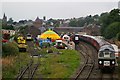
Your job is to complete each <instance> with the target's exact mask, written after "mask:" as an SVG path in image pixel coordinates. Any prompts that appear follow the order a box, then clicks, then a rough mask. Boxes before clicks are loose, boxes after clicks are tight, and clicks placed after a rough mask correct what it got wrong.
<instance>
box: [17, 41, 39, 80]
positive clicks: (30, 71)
mask: <svg viewBox="0 0 120 80" xmlns="http://www.w3.org/2000/svg"><path fill="white" fill-rule="evenodd" d="M27 45H28V52H29V53H30V56H32V58H31V60H30V62H29V64H27V66H26V67H24V68H23V69H22V70H21V71H20V73H19V75H18V76H17V80H22V79H23V78H28V80H33V78H34V74H35V72H36V70H37V68H38V66H39V65H40V62H39V60H38V61H37V63H35V62H34V60H33V55H36V54H37V49H36V50H35V49H34V43H33V42H31V41H30V42H27ZM37 55H38V54H37ZM39 57H40V56H38V59H39Z"/></svg>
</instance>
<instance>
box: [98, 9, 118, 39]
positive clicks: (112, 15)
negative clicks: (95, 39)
mask: <svg viewBox="0 0 120 80" xmlns="http://www.w3.org/2000/svg"><path fill="white" fill-rule="evenodd" d="M114 22H120V9H113V10H111V11H110V12H109V13H107V12H106V13H102V14H101V15H100V23H101V24H102V27H101V34H102V35H103V36H105V37H106V30H107V28H108V26H109V25H110V24H111V23H114Z"/></svg>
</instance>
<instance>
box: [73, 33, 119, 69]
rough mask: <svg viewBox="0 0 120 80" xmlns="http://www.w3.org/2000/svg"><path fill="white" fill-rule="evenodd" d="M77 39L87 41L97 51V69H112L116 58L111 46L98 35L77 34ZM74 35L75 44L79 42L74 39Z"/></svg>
mask: <svg viewBox="0 0 120 80" xmlns="http://www.w3.org/2000/svg"><path fill="white" fill-rule="evenodd" d="M77 36H79V38H78V39H79V40H81V41H84V42H87V43H89V44H91V45H92V46H93V47H95V48H96V50H97V51H98V67H99V69H101V71H102V70H104V69H106V68H107V69H108V68H109V69H111V70H114V69H115V66H116V64H117V60H116V57H117V56H116V55H115V50H114V48H113V46H112V45H111V44H110V43H108V42H106V41H105V40H104V39H103V38H102V37H100V36H96V37H94V36H90V35H78V34H77ZM75 37H76V35H75V36H74V39H73V40H74V42H75V43H76V44H78V43H79V40H75Z"/></svg>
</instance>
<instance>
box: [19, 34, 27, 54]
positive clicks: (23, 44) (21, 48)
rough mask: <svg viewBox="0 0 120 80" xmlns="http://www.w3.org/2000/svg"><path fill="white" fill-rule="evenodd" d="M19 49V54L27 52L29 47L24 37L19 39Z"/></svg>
mask: <svg viewBox="0 0 120 80" xmlns="http://www.w3.org/2000/svg"><path fill="white" fill-rule="evenodd" d="M17 43H18V48H19V52H26V49H27V45H26V39H25V38H24V37H23V36H19V37H18V38H17Z"/></svg>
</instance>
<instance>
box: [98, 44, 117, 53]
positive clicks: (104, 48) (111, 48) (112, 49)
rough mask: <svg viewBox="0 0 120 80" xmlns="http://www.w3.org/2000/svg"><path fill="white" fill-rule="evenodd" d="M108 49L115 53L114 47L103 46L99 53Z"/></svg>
mask: <svg viewBox="0 0 120 80" xmlns="http://www.w3.org/2000/svg"><path fill="white" fill-rule="evenodd" d="M106 49H108V50H110V51H113V52H115V50H114V48H113V46H111V45H104V46H102V47H101V48H100V49H99V51H104V50H106Z"/></svg>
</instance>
